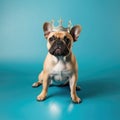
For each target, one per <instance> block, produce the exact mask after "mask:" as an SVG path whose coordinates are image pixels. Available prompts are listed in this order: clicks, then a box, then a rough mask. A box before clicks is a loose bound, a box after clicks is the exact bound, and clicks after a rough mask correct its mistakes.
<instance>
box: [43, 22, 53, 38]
mask: <svg viewBox="0 0 120 120" xmlns="http://www.w3.org/2000/svg"><path fill="white" fill-rule="evenodd" d="M43 31H44V36H45V38H46V39H47V38H48V35H49V34H50V32H51V31H52V25H51V23H49V22H45V23H44V25H43Z"/></svg>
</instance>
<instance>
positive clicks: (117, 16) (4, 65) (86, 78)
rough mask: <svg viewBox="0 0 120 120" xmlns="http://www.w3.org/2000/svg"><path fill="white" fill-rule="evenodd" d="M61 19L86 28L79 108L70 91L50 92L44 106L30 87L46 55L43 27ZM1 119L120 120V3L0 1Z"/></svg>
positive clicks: (80, 51)
mask: <svg viewBox="0 0 120 120" xmlns="http://www.w3.org/2000/svg"><path fill="white" fill-rule="evenodd" d="M59 18H62V19H63V21H64V23H63V25H64V26H67V23H68V21H69V20H71V21H72V23H73V25H75V24H81V26H82V32H81V34H80V37H79V40H78V41H77V42H75V43H74V45H73V52H74V54H75V56H76V58H77V61H78V66H79V80H78V84H79V85H80V86H81V88H82V90H81V91H78V92H77V93H78V95H79V96H80V97H81V99H82V100H83V102H82V103H81V104H78V105H77V104H73V103H72V102H71V99H70V95H69V89H68V87H64V88H59V87H50V88H49V92H48V98H47V99H46V100H45V101H43V102H37V101H36V96H37V95H38V94H39V93H40V91H41V89H42V87H39V88H37V89H33V88H32V87H31V85H32V83H33V82H35V81H37V76H38V73H39V72H40V71H41V70H42V66H43V62H44V59H45V56H46V54H47V49H46V40H45V39H44V36H43V30H42V25H43V23H44V22H45V21H51V20H52V19H55V20H56V21H57V20H58V19H59ZM0 119H1V120H21V119H25V120H28V119H29V120H33V119H36V120H38V119H45V120H47V119H49V120H51V119H52V120H53V119H57V120H66V119H69V120H73V119H82V120H88V119H90V120H101V119H102V120H108V119H109V120H113V119H115V120H120V1H119V0H0Z"/></svg>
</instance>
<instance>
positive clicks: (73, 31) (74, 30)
mask: <svg viewBox="0 0 120 120" xmlns="http://www.w3.org/2000/svg"><path fill="white" fill-rule="evenodd" d="M81 30H82V28H81V26H80V25H76V26H74V27H72V29H71V30H70V34H71V35H72V37H73V41H74V42H75V41H77V39H78V37H79V35H80V32H81Z"/></svg>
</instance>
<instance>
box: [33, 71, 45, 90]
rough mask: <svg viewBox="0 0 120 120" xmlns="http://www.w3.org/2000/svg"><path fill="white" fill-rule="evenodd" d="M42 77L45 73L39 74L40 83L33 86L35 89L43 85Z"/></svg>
mask: <svg viewBox="0 0 120 120" xmlns="http://www.w3.org/2000/svg"><path fill="white" fill-rule="evenodd" d="M42 76H43V71H42V72H41V73H40V74H39V76H38V81H37V82H34V83H33V84H32V87H34V88H36V87H39V86H40V85H41V84H42V83H43V79H42Z"/></svg>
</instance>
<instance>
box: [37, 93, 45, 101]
mask: <svg viewBox="0 0 120 120" xmlns="http://www.w3.org/2000/svg"><path fill="white" fill-rule="evenodd" d="M45 98H46V96H45V95H44V94H42V93H41V94H40V95H38V96H37V101H42V100H44V99H45Z"/></svg>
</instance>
